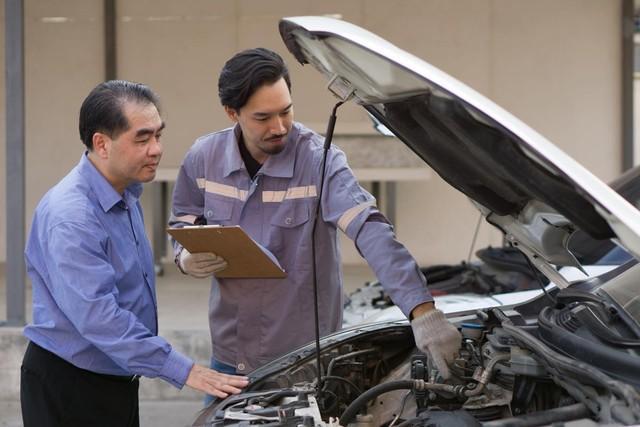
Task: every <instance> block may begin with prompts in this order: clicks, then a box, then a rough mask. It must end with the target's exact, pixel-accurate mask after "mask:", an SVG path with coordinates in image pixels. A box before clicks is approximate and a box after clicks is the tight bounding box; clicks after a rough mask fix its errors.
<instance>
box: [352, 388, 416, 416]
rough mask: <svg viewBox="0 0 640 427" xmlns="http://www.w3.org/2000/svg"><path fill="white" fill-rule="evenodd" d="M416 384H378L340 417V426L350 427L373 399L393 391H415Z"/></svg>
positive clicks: (355, 401) (354, 402)
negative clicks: (359, 412) (361, 410)
mask: <svg viewBox="0 0 640 427" xmlns="http://www.w3.org/2000/svg"><path fill="white" fill-rule="evenodd" d="M414 384H415V382H414V381H411V380H401V381H392V382H388V383H383V384H378V385H377V386H375V387H372V388H370V389H369V390H367V391H365V392H364V393H363V394H362V395H360V396H359V397H358V398H357V399H356V400H354V401H353V402H351V404H350V405H349V407H348V408H347V409H346V410H345V411H344V413H343V414H342V416H341V417H340V425H341V426H346V425H348V424H349V423H350V422H351V421H352V420H353V419H354V418H355V416H356V415H357V414H358V411H360V409H361V408H362V407H363V406H365V405H366V404H367V402H369V401H370V400H372V399H375V398H376V397H378V396H380V395H381V394H384V393H387V392H389V391H393V390H413V386H414Z"/></svg>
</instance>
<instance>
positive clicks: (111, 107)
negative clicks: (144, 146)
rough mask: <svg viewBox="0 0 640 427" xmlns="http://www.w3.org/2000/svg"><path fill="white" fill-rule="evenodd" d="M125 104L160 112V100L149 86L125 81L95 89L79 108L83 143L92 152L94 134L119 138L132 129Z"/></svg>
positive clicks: (111, 81)
mask: <svg viewBox="0 0 640 427" xmlns="http://www.w3.org/2000/svg"><path fill="white" fill-rule="evenodd" d="M125 102H137V103H141V104H153V105H155V106H156V109H157V110H158V112H160V104H159V101H158V97H157V95H156V94H155V93H153V91H152V90H151V89H150V88H149V87H148V86H146V85H143V84H141V83H132V82H128V81H124V80H109V81H107V82H104V83H101V84H99V85H98V86H96V87H95V88H94V89H93V90H92V91H91V92H90V93H89V95H87V97H86V98H85V100H84V102H83V103H82V106H81V107H80V119H79V126H78V127H79V130H80V139H81V140H82V143H83V144H84V145H86V146H87V149H89V151H91V150H93V134H94V133H96V132H102V133H104V134H107V135H109V137H111V138H117V137H118V135H120V133H121V132H124V131H126V130H128V129H129V122H128V121H127V118H126V117H125V114H124V111H123V108H122V107H123V106H124V103H125Z"/></svg>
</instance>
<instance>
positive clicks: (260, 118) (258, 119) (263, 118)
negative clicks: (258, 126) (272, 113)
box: [256, 117, 268, 122]
mask: <svg viewBox="0 0 640 427" xmlns="http://www.w3.org/2000/svg"><path fill="white" fill-rule="evenodd" d="M267 119H268V117H256V120H257V121H259V122H266V121H267Z"/></svg>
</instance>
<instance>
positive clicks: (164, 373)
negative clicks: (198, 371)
mask: <svg viewBox="0 0 640 427" xmlns="http://www.w3.org/2000/svg"><path fill="white" fill-rule="evenodd" d="M192 367H193V360H191V359H189V358H188V357H187V356H185V355H183V354H181V353H179V352H177V351H175V350H173V349H171V351H170V352H169V356H168V357H167V360H166V361H165V362H164V366H163V367H162V370H161V371H160V375H159V376H160V377H161V378H162V379H164V380H166V381H168V382H169V383H170V384H171V385H173V386H174V387H176V388H179V389H181V388H182V387H184V384H185V383H186V382H187V378H188V377H189V372H191V368H192Z"/></svg>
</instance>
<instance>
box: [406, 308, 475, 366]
mask: <svg viewBox="0 0 640 427" xmlns="http://www.w3.org/2000/svg"><path fill="white" fill-rule="evenodd" d="M411 327H412V328H413V336H414V338H415V340H416V346H417V347H418V348H419V349H420V350H421V351H422V352H424V353H426V354H427V355H428V356H429V358H430V359H431V360H432V361H433V364H434V365H435V366H436V368H437V369H438V371H439V372H440V375H442V378H444V379H447V378H449V366H448V364H449V363H451V362H453V359H454V358H455V356H456V354H457V353H458V350H459V349H460V344H461V342H462V336H461V335H460V332H458V329H457V328H456V327H455V326H453V325H452V324H451V323H449V321H448V320H447V318H446V317H445V315H444V313H443V312H442V311H440V310H437V309H433V310H429V311H428V312H427V313H426V314H423V315H421V316H418V317H416V318H415V319H413V321H411Z"/></svg>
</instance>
